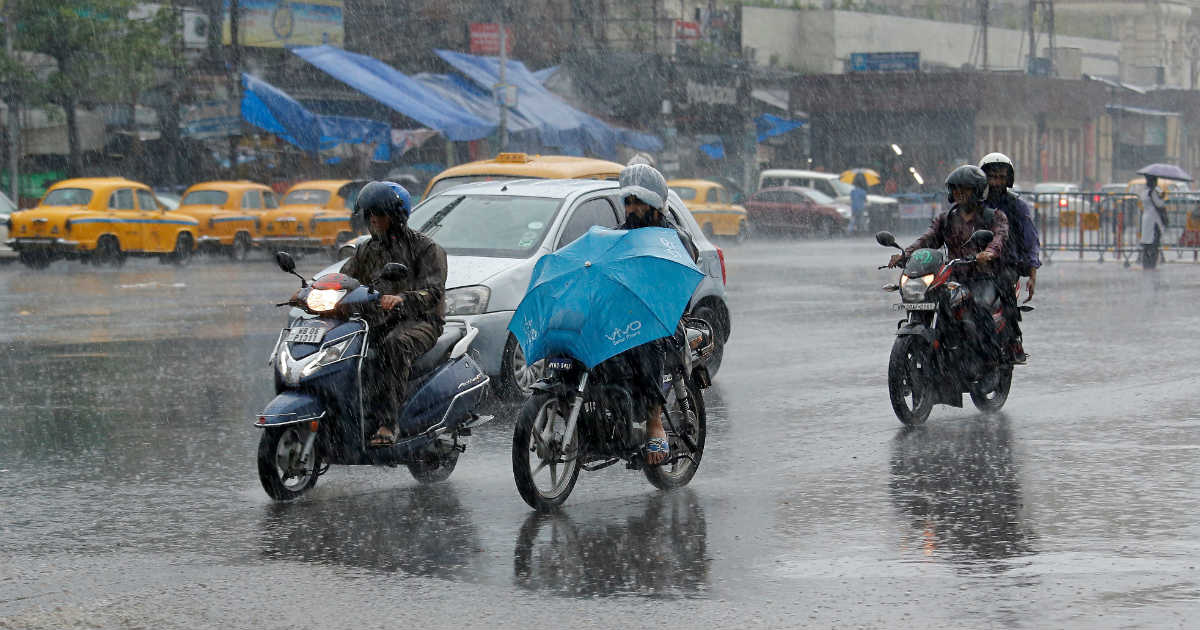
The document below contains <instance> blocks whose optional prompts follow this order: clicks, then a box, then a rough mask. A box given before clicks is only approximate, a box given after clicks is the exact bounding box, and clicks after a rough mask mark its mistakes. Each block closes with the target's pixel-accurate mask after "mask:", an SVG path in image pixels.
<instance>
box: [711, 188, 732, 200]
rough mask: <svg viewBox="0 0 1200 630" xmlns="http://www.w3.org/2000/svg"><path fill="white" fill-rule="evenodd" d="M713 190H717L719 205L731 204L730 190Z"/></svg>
mask: <svg viewBox="0 0 1200 630" xmlns="http://www.w3.org/2000/svg"><path fill="white" fill-rule="evenodd" d="M713 190H715V191H716V192H717V203H723V204H728V203H729V191H728V190H725V189H724V188H714V189H713Z"/></svg>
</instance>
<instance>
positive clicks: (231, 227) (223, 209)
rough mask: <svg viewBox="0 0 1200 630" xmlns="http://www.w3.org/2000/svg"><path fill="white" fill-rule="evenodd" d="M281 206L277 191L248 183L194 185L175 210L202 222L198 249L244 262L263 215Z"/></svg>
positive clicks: (203, 183)
mask: <svg viewBox="0 0 1200 630" xmlns="http://www.w3.org/2000/svg"><path fill="white" fill-rule="evenodd" d="M278 207H279V204H278V203H277V202H276V200H275V191H273V190H271V189H270V188H269V187H267V186H264V185H262V184H256V183H254V182H249V181H236V182H231V181H216V182H202V183H199V184H194V185H193V186H192V187H191V188H188V189H187V190H185V191H184V193H183V198H182V199H180V200H179V207H178V208H177V209H176V210H175V212H178V213H180V214H186V215H188V216H190V217H192V218H193V219H196V220H197V221H199V222H200V240H199V249H200V250H201V251H204V252H209V253H216V252H224V253H225V254H228V255H229V257H230V258H233V259H234V260H245V259H246V254H248V253H249V252H250V247H251V245H253V243H254V238H255V237H256V236H258V232H259V228H258V226H259V224H260V223H261V220H262V215H263V214H264V213H265V212H267V211H269V210H274V209H276V208H278Z"/></svg>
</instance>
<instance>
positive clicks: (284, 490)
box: [258, 425, 321, 501]
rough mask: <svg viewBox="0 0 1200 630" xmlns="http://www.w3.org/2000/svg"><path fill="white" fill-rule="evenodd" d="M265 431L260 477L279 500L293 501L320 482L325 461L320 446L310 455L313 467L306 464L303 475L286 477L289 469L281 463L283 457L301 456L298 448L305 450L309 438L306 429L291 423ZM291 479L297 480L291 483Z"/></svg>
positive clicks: (267, 489) (289, 459)
mask: <svg viewBox="0 0 1200 630" xmlns="http://www.w3.org/2000/svg"><path fill="white" fill-rule="evenodd" d="M262 431H263V434H262V437H261V438H259V440H258V479H259V481H260V482H262V487H263V490H266V491H267V495H269V496H270V497H271V498H272V499H275V500H276V501H291V500H292V499H295V498H296V497H299V496H300V495H302V494H304V493H305V492H308V491H309V490H310V489H312V487H313V486H315V485H317V477H318V476H319V473H318V471H319V470H320V467H321V466H320V464H321V461H320V456H319V455H318V454H317V450H316V448H314V449H313V452H312V453H311V454H310V455H309V457H310V458H311V459H312V461H311V462H310V463H311V466H306V467H304V471H305V472H304V473H303V474H302V475H298V476H294V477H293V476H284V475H285V472H284V470H283V469H282V468H280V466H279V464H280V463H281V457H282V458H284V459H287V460H288V462H291V458H292V457H295V456H297V455H298V453H297V449H303V447H304V440H305V438H307V437H308V435H307V431H306V430H305V429H302V428H300V427H299V426H298V425H289V426H285V427H280V428H277V429H263V430H262ZM281 450H282V451H283V452H281ZM291 463H294V462H291ZM291 463H289V464H288V465H291ZM289 479H294V481H292V482H290V483H289V482H288V480H289Z"/></svg>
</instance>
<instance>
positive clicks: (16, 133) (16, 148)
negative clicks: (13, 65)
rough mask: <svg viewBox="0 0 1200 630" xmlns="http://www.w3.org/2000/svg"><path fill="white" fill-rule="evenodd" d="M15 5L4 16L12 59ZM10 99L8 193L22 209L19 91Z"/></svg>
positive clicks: (5, 45)
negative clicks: (18, 112) (18, 113)
mask: <svg viewBox="0 0 1200 630" xmlns="http://www.w3.org/2000/svg"><path fill="white" fill-rule="evenodd" d="M14 4H15V3H13V2H8V3H6V8H7V9H8V11H6V12H5V16H4V52H5V53H6V54H7V55H8V58H9V59H12V54H13V38H14V37H15V36H16V28H17V27H16V21H17V20H16V9H15V8H14V7H13V5H14ZM5 96H6V98H7V99H8V191H9V194H11V195H12V202H13V203H14V204H16V205H17V207H18V208H19V207H21V192H20V188H19V186H20V181H21V179H20V174H19V171H20V160H21V149H20V140H21V119H20V117H19V116H18V115H17V91H16V90H12V91H11V92H10V93H9V94H7V95H5Z"/></svg>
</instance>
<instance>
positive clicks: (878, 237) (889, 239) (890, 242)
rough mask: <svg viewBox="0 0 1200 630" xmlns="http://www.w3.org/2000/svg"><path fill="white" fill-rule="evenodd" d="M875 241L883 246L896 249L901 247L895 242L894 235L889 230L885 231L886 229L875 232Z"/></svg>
mask: <svg viewBox="0 0 1200 630" xmlns="http://www.w3.org/2000/svg"><path fill="white" fill-rule="evenodd" d="M875 242H876V243H879V244H880V245H883V246H884V247H895V248H896V249H903V248H902V247H900V246H899V245H897V244H896V237H895V236H893V235H892V233H891V232H887V231H884V232H877V233H876V234H875Z"/></svg>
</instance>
